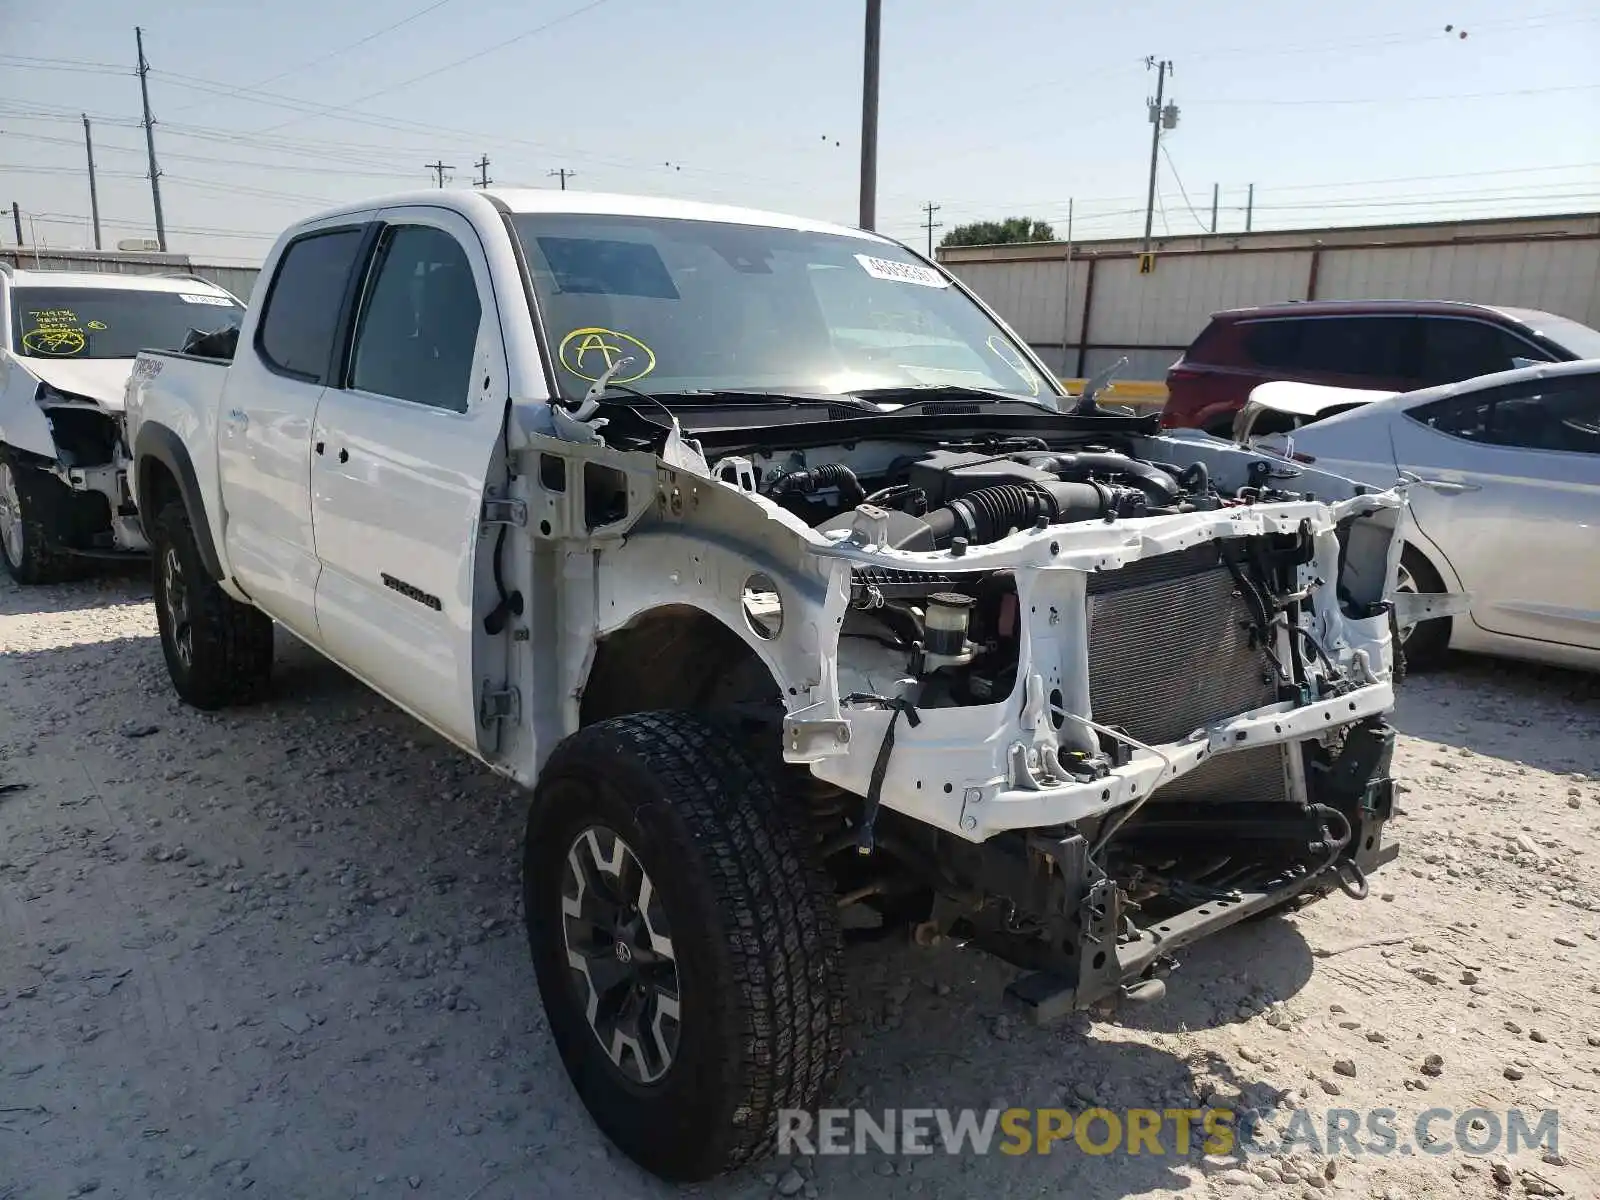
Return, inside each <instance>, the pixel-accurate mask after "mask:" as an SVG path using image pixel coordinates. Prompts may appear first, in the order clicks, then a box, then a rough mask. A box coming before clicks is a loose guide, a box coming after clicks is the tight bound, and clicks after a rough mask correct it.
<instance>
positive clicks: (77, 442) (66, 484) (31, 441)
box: [0, 263, 244, 583]
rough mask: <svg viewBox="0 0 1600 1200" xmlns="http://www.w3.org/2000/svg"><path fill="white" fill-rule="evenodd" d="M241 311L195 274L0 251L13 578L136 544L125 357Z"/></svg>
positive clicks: (50, 573) (231, 321)
mask: <svg viewBox="0 0 1600 1200" xmlns="http://www.w3.org/2000/svg"><path fill="white" fill-rule="evenodd" d="M243 315H244V306H243V305H241V304H240V303H239V301H238V300H237V299H235V298H234V297H233V296H232V295H230V294H229V293H228V292H226V291H224V290H223V289H222V288H219V287H217V286H216V285H215V284H213V283H210V282H208V281H207V280H204V279H201V278H199V277H197V276H191V275H160V276H140V275H114V274H96V273H89V272H69V271H27V270H18V269H14V268H12V267H10V266H9V265H7V264H4V263H0V550H3V553H0V562H3V564H4V566H5V568H6V570H7V572H8V573H9V574H10V575H11V577H12V578H13V579H15V580H16V581H17V582H18V583H51V582H54V581H56V580H59V579H62V578H64V577H66V576H67V575H70V574H71V573H73V571H74V569H75V568H76V567H77V566H79V565H81V563H82V561H83V560H85V559H90V558H116V557H123V556H126V555H132V554H139V553H142V552H143V551H144V550H145V549H146V546H145V540H144V534H143V532H142V530H141V529H140V526H139V522H138V520H137V519H136V514H135V512H134V509H133V501H132V498H131V496H130V495H129V491H128V485H127V466H128V463H129V461H130V456H129V453H128V447H127V444H126V442H125V441H124V439H123V436H122V404H123V393H124V391H125V390H126V388H127V384H128V374H129V372H130V371H131V370H132V369H133V360H134V357H135V356H136V355H137V354H138V353H139V351H140V350H141V349H143V348H145V347H174V348H175V347H178V346H181V345H183V344H184V342H185V339H186V338H188V337H189V336H191V335H193V334H195V333H196V332H197V331H198V332H199V333H204V332H210V331H214V330H218V329H222V328H224V327H230V326H237V325H238V323H239V318H240V317H241V316H243Z"/></svg>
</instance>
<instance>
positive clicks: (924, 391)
mask: <svg viewBox="0 0 1600 1200" xmlns="http://www.w3.org/2000/svg"><path fill="white" fill-rule="evenodd" d="M850 394H851V395H852V396H859V397H860V398H861V399H863V400H866V401H868V402H872V401H880V400H900V401H904V402H906V403H911V404H915V403H916V402H917V401H919V400H944V399H972V400H998V401H1005V402H1007V403H1011V404H1026V405H1027V406H1028V407H1029V408H1039V409H1043V410H1044V411H1046V412H1053V413H1054V412H1060V411H1061V410H1060V409H1059V408H1057V407H1056V406H1055V405H1053V404H1050V403H1048V402H1047V401H1045V400H1043V399H1041V398H1040V397H1037V396H1017V395H1014V394H1012V393H1011V392H1000V391H995V390H994V389H992V388H981V387H971V386H969V385H967V384H963V383H908V384H902V385H900V386H898V387H881V388H857V389H855V390H854V391H852V392H851V393H850Z"/></svg>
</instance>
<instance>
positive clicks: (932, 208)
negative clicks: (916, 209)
mask: <svg viewBox="0 0 1600 1200" xmlns="http://www.w3.org/2000/svg"><path fill="white" fill-rule="evenodd" d="M939 207H940V206H939V205H937V204H935V203H934V202H933V201H932V200H930V201H928V203H926V204H924V205H923V206H922V211H923V212H925V213H927V214H928V219H927V220H926V221H924V222H923V226H924V228H926V229H927V231H928V257H929V258H932V257H933V231H934V230H935V229H943V228H944V222H943V221H935V220H934V219H933V214H934V213H936V212H938V211H939Z"/></svg>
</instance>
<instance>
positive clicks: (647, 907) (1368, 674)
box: [128, 190, 1406, 1179]
mask: <svg viewBox="0 0 1600 1200" xmlns="http://www.w3.org/2000/svg"><path fill="white" fill-rule="evenodd" d="M211 352H212V353H213V354H215V355H216V356H217V357H204V356H200V355H195V354H190V355H181V354H150V355H145V356H142V357H141V358H140V360H139V364H138V366H137V369H136V371H135V378H134V382H133V383H132V384H131V385H130V391H129V400H128V433H129V437H130V441H131V444H132V445H133V447H134V457H135V463H134V481H135V490H136V494H137V501H138V507H139V511H140V513H141V514H142V516H143V519H144V520H145V522H146V527H147V529H148V530H149V534H150V539H151V541H152V543H153V550H154V559H155V591H156V603H157V612H158V617H159V622H160V629H161V639H162V645H163V649H164V651H165V654H166V659H167V663H168V666H169V668H170V671H171V675H172V678H173V681H174V683H175V685H176V687H177V689H178V691H179V693H180V694H181V695H182V696H183V697H184V698H185V699H186V700H188V701H190V702H191V703H194V704H196V705H199V706H202V707H207V708H212V707H219V706H222V705H224V704H227V703H230V702H234V701H238V700H244V699H249V698H254V697H256V696H258V695H260V694H261V693H262V692H263V690H264V687H265V685H266V683H267V680H268V676H269V673H270V671H271V667H272V637H271V629H272V622H273V621H277V622H279V623H281V624H282V625H284V626H285V627H286V628H288V629H289V630H291V631H292V632H293V633H295V634H296V635H298V636H299V637H300V638H302V639H304V640H305V641H307V642H309V643H311V644H312V645H314V646H316V647H318V648H320V649H321V650H323V651H325V652H326V653H327V654H328V655H329V656H330V657H332V658H333V659H335V660H336V661H338V662H339V663H341V664H342V665H344V666H345V667H346V668H348V669H349V670H350V671H351V672H353V673H354V674H356V675H357V676H359V677H360V678H362V679H363V680H365V681H366V682H367V683H369V684H370V685H371V686H372V687H374V688H376V689H377V690H379V691H381V692H382V693H383V694H384V695H386V696H388V697H389V698H390V699H392V700H393V701H394V702H395V703H396V704H399V705H401V706H402V707H404V708H406V709H407V710H409V711H410V712H411V713H413V714H414V715H415V716H416V717H418V718H419V719H420V720H422V721H424V722H426V723H427V724H428V725H430V726H432V727H433V728H434V729H435V730H437V731H438V732H439V733H441V734H442V735H443V736H445V737H447V738H449V739H450V740H451V741H453V742H454V743H456V744H457V745H459V746H460V747H462V748H463V749H464V750H466V751H467V752H469V753H471V754H473V755H475V756H477V757H478V758H479V759H481V760H482V761H483V762H485V763H487V764H489V765H490V766H491V767H493V768H494V769H495V770H497V771H500V772H502V773H504V774H505V775H506V776H508V777H510V778H512V779H514V780H516V781H518V782H520V783H523V784H526V785H529V786H530V787H531V788H532V789H533V800H532V806H531V811H530V816H529V821H528V829H527V841H526V858H525V881H524V903H525V908H526V918H527V927H528V935H529V941H530V944H531V948H532V952H533V958H534V963H535V966H536V969H537V975H538V980H539V986H540V990H541V993H542V995H543V999H544V1004H545V1009H546V1012H547V1013H548V1017H549V1022H550V1026H551V1030H552V1032H553V1035H554V1037H555V1040H556V1043H557V1045H558V1047H559V1049H560V1053H561V1056H562V1059H563V1061H564V1062H565V1064H566V1067H567V1069H568V1071H569V1072H570V1074H571V1076H572V1079H573V1082H574V1084H575V1085H576V1087H577V1089H578V1091H579V1092H580V1093H581V1095H582V1097H583V1100H584V1102H585V1103H586V1104H587V1106H588V1107H589V1109H590V1111H591V1112H592V1113H593V1115H594V1117H595V1119H596V1121H597V1122H598V1123H599V1125H600V1126H601V1127H602V1128H603V1129H604V1130H605V1132H606V1133H607V1134H608V1135H609V1136H610V1137H611V1138H612V1139H613V1140H614V1141H615V1142H616V1143H617V1144H618V1145H619V1146H620V1147H621V1148H622V1149H623V1150H624V1151H625V1152H626V1153H628V1154H629V1155H630V1156H632V1157H633V1158H634V1159H635V1160H637V1161H638V1162H640V1163H641V1164H643V1165H644V1166H645V1167H647V1168H648V1169H650V1170H652V1171H654V1172H657V1173H658V1174H660V1175H662V1176H665V1177H668V1178H672V1179H695V1178H704V1177H707V1176H709V1175H712V1174H715V1173H717V1172H719V1171H722V1170H725V1169H728V1168H730V1167H732V1166H736V1165H738V1164H740V1163H743V1162H746V1161H749V1160H750V1159H751V1158H753V1157H755V1156H756V1155H759V1154H761V1153H763V1152H764V1149H765V1148H766V1147H767V1146H768V1145H770V1143H771V1138H772V1136H773V1133H774V1129H775V1125H776V1121H777V1115H778V1112H779V1111H780V1110H782V1109H787V1108H803V1107H807V1106H810V1105H813V1104H815V1103H816V1102H817V1101H818V1099H819V1097H820V1096H821V1094H822V1093H823V1090H824V1089H825V1088H826V1086H827V1084H828V1082H829V1079H830V1077H831V1076H832V1074H833V1072H834V1070H835V1068H836V1066H837V1063H838V1060H839V1057H840V1053H841V1036H842V1026H843V1023H844V1013H843V1008H842V992H841V988H840V983H839V972H840V969H841V957H840V956H841V948H840V947H841V932H840V925H841V922H840V916H839V914H840V913H841V911H843V910H845V909H847V908H849V909H852V910H853V911H854V912H861V911H862V907H863V906H864V907H865V908H866V909H869V910H871V917H872V921H871V922H867V923H872V922H876V923H877V924H878V925H879V926H880V927H882V928H886V929H900V930H904V929H906V928H908V927H909V928H912V929H913V930H914V931H915V932H916V933H917V935H918V936H919V938H920V939H922V940H929V939H931V938H933V937H936V936H938V935H941V934H947V935H951V936H955V937H959V938H962V939H965V940H967V941H969V942H971V943H973V944H975V945H977V946H981V947H983V948H985V949H988V950H990V951H992V952H994V953H996V954H998V955H1000V956H1002V957H1003V958H1005V959H1007V960H1008V961H1010V962H1013V963H1016V964H1019V965H1021V966H1023V967H1025V968H1027V969H1028V971H1029V972H1030V973H1029V974H1027V975H1025V976H1023V977H1021V978H1020V979H1019V980H1018V982H1017V983H1016V984H1015V985H1014V986H1013V989H1012V990H1013V993H1014V995H1015V998H1016V999H1017V1000H1018V1001H1019V1002H1020V1003H1022V1004H1025V1005H1028V1006H1031V1007H1032V1008H1033V1009H1034V1010H1035V1012H1036V1013H1037V1014H1038V1015H1040V1016H1041V1017H1048V1016H1051V1015H1054V1014H1056V1013H1060V1012H1063V1011H1066V1010H1067V1009H1069V1008H1071V1007H1072V1006H1081V1005H1085V1004H1089V1003H1092V1002H1095V1001H1097V1000H1100V999H1104V998H1106V997H1111V996H1115V995H1118V994H1122V995H1128V996H1132V997H1134V998H1150V997H1153V996H1154V995H1156V994H1159V992H1160V990H1161V989H1162V987H1163V984H1162V982H1161V977H1162V975H1163V974H1164V973H1165V972H1166V971H1167V970H1169V969H1170V968H1171V966H1172V965H1173V960H1172V957H1171V956H1172V953H1173V951H1175V950H1177V949H1178V948H1179V947H1181V946H1184V945H1185V944H1187V943H1190V942H1193V941H1195V940H1196V939H1198V938H1200V937H1203V936H1205V935H1207V934H1210V933H1214V932H1216V931H1217V930H1220V929H1222V928H1224V927H1226V926H1229V925H1232V924H1234V923H1236V922H1239V921H1241V920H1243V919H1245V918H1247V917H1250V916H1253V915H1257V914H1260V913H1264V912H1266V911H1268V910H1271V909H1275V908H1279V907H1282V906H1284V905H1287V904H1290V903H1294V902H1298V901H1300V900H1302V899H1305V898H1307V897H1311V896H1315V895H1321V894H1324V893H1326V892H1329V891H1331V890H1333V889H1335V888H1338V889H1341V890H1343V891H1345V892H1347V893H1349V894H1350V895H1352V896H1355V897H1357V898H1360V897H1363V896H1365V894H1366V891H1367V884H1366V875H1367V873H1368V872H1370V871H1371V870H1372V869H1373V868H1375V867H1377V866H1378V865H1380V864H1381V863H1383V862H1384V861H1386V860H1387V859H1388V858H1389V857H1391V856H1392V848H1388V847H1385V846H1384V845H1383V843H1382V836H1383V829H1384V824H1385V822H1386V820H1387V819H1388V818H1389V816H1390V814H1391V811H1392V786H1391V782H1390V779H1389V763H1390V755H1391V748H1392V742H1393V734H1392V732H1391V730H1390V728H1389V726H1388V725H1386V723H1385V721H1384V714H1385V713H1386V712H1387V711H1388V710H1389V709H1390V707H1391V704H1392V702H1393V692H1392V682H1393V674H1392V661H1391V649H1390V647H1391V643H1390V629H1391V620H1392V616H1393V613H1392V602H1391V596H1392V592H1393V587H1394V581H1395V576H1396V567H1397V561H1398V558H1399V554H1400V550H1401V542H1400V538H1399V537H1397V536H1396V535H1397V532H1399V531H1400V530H1401V529H1402V525H1403V519H1404V517H1405V513H1406V500H1405V496H1404V492H1403V490H1394V491H1374V490H1372V489H1370V488H1363V487H1361V486H1358V485H1355V484H1352V483H1350V482H1348V481H1346V480H1343V479H1340V478H1337V477H1335V476H1331V475H1328V474H1325V473H1321V472H1318V471H1315V470H1310V469H1306V468H1304V467H1303V466H1300V465H1297V464H1295V463H1293V462H1292V461H1289V460H1286V459H1283V458H1278V457H1264V456H1262V455H1259V454H1255V453H1252V452H1250V451H1249V450H1247V449H1244V448H1240V447H1237V446H1233V445H1230V444H1228V443H1226V442H1223V441H1219V440H1217V439H1213V438H1209V437H1206V436H1204V435H1200V434H1190V433H1184V434H1182V435H1170V436H1160V435H1159V434H1158V433H1157V430H1156V427H1155V423H1154V418H1149V419H1146V418H1136V417H1132V416H1126V415H1120V414H1116V413H1111V412H1108V411H1106V410H1103V409H1100V408H1098V407H1097V406H1096V405H1095V404H1094V402H1093V400H1092V399H1091V400H1089V401H1088V402H1083V401H1074V400H1073V399H1071V398H1068V397H1066V396H1064V395H1063V394H1062V393H1061V392H1060V391H1059V389H1058V387H1057V385H1056V383H1055V381H1054V380H1053V379H1052V378H1051V376H1050V375H1049V373H1048V372H1047V370H1046V369H1045V367H1044V366H1043V365H1042V364H1041V363H1040V362H1039V360H1038V359H1037V358H1035V357H1034V355H1033V354H1032V353H1031V351H1030V350H1029V349H1028V347H1027V346H1026V345H1025V344H1024V343H1022V342H1021V341H1019V340H1018V339H1017V338H1016V337H1015V336H1014V335H1013V334H1012V333H1011V332H1010V331H1008V330H1007V329H1006V328H1005V327H1004V326H1003V325H1001V324H1000V323H999V322H998V321H997V320H996V319H995V318H994V316H993V315H992V314H991V313H989V312H988V310H987V309H986V308H985V307H984V306H983V305H982V304H981V303H980V302H978V301H977V300H976V299H975V298H974V297H973V296H972V295H970V294H969V293H968V292H967V291H966V290H965V289H964V288H963V287H962V286H961V285H960V284H959V283H958V282H957V281H956V280H954V279H952V278H951V277H950V276H949V275H947V274H946V273H945V272H943V271H942V270H941V269H940V268H938V267H937V266H935V265H933V264H931V263H929V262H927V261H926V260H923V259H922V258H920V257H919V256H918V255H916V254H915V253H913V252H912V251H910V250H907V249H906V248H904V247H902V246H900V245H898V244H896V243H893V242H890V241H888V240H885V239H883V238H879V237H877V236H875V235H872V234H868V233H863V232H861V231H859V230H853V229H847V228H842V227H836V226H830V225H824V224H821V223H817V222H812V221H807V220H802V219H798V218H789V217H780V216H772V215H768V214H761V213H753V212H747V211H743V210H735V209H726V208H714V207H708V206H700V205H692V204H680V203H674V202H667V201H660V200H646V199H633V198H623V197H611V196H585V195H582V194H579V193H574V192H565V193H561V192H513V191H506V192H497V191H494V190H485V191H477V192H473V193H460V194H456V193H449V192H443V193H441V192H430V193H427V194H425V195H416V196H409V197H400V198H397V199H393V200H386V201H381V202H375V203H372V204H369V205H365V206H360V207H351V208H347V209H344V210H341V211H337V212H334V213H330V214H328V215H325V216H321V217H318V218H316V219H315V220H312V221H308V222H305V223H303V224H301V225H299V226H296V227H295V228H294V229H292V230H290V231H289V232H288V233H286V234H285V235H284V236H283V237H282V238H281V239H280V240H279V242H278V243H277V245H276V247H275V248H274V249H273V251H272V253H271V255H270V256H269V257H268V259H267V262H266V267H265V272H264V274H263V276H262V285H261V286H260V287H258V288H257V291H256V297H255V299H253V300H252V302H251V304H250V307H249V311H248V312H247V314H246V315H245V318H244V322H243V325H242V327H241V329H240V331H239V335H238V343H237V348H236V350H235V349H232V348H231V347H213V348H212V350H211ZM230 355H231V363H228V364H226V365H225V364H224V362H223V361H222V359H224V358H227V357H229V356H230ZM862 923H863V922H861V921H852V922H851V924H852V925H860V924H862Z"/></svg>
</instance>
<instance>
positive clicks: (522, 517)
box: [479, 496, 528, 529]
mask: <svg viewBox="0 0 1600 1200" xmlns="http://www.w3.org/2000/svg"><path fill="white" fill-rule="evenodd" d="M479 523H480V524H482V525H485V526H488V525H515V526H516V527H517V528H519V529H520V528H522V527H523V526H525V525H526V524H527V523H528V506H527V504H526V503H524V502H523V501H521V500H507V499H501V498H499V497H495V496H491V497H489V498H488V499H486V500H484V502H483V512H482V514H481V516H480V517H479Z"/></svg>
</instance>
